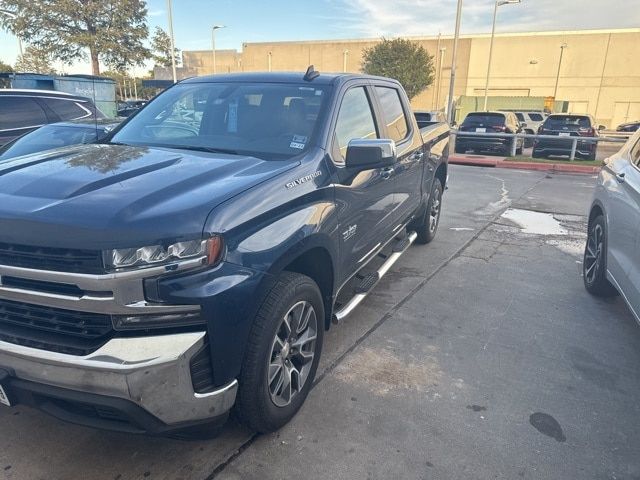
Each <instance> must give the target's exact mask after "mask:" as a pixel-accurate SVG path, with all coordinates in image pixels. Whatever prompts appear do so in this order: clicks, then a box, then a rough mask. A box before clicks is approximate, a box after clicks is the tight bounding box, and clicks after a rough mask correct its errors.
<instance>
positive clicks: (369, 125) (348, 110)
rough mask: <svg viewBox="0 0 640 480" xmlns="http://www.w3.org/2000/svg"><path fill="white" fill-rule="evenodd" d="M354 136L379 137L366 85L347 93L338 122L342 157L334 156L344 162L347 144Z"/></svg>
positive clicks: (337, 138)
mask: <svg viewBox="0 0 640 480" xmlns="http://www.w3.org/2000/svg"><path fill="white" fill-rule="evenodd" d="M354 138H379V136H378V133H377V131H376V125H375V122H374V120H373V112H372V111H371V105H370V104H369V98H368V97H367V93H366V92H365V90H364V87H355V88H352V89H350V90H348V91H347V93H345V95H344V98H343V99H342V105H341V106H340V112H339V113H338V121H337V122H336V141H337V143H338V148H339V150H340V157H339V158H334V160H335V161H336V162H338V163H344V158H345V156H346V154H347V146H348V145H349V142H350V141H351V140H353V139H354Z"/></svg>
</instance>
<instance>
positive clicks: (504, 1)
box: [484, 0, 522, 111]
mask: <svg viewBox="0 0 640 480" xmlns="http://www.w3.org/2000/svg"><path fill="white" fill-rule="evenodd" d="M521 1H522V0H496V4H495V7H494V8H493V27H492V28H491V42H490V44H489V64H488V65H487V79H486V83H485V85H484V110H485V111H487V96H488V94H489V76H490V75H491V57H492V56H493V38H494V37H495V34H496V18H497V17H498V7H501V6H502V5H511V4H515V3H520V2H521Z"/></svg>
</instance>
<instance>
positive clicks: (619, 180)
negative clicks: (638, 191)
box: [616, 172, 624, 183]
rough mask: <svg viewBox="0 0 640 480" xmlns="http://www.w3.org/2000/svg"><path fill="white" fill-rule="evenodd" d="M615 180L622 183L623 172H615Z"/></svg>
mask: <svg viewBox="0 0 640 480" xmlns="http://www.w3.org/2000/svg"><path fill="white" fill-rule="evenodd" d="M616 180H618V183H624V172H623V173H616Z"/></svg>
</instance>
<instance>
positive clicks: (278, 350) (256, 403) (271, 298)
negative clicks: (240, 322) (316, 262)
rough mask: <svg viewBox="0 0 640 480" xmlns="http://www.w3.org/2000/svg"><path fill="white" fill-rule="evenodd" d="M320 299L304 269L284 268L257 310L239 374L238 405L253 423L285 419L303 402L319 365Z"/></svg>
mask: <svg viewBox="0 0 640 480" xmlns="http://www.w3.org/2000/svg"><path fill="white" fill-rule="evenodd" d="M323 333H324V304H323V302H322V295H321V293H320V289H319V288H318V285H317V284H316V283H315V282H314V281H313V280H312V279H311V278H309V277H307V276H306V275H301V274H299V273H293V272H283V273H282V274H280V276H279V277H278V279H277V281H276V284H275V286H274V287H273V288H272V289H271V291H270V292H269V294H268V295H267V297H266V298H265V300H264V302H263V303H262V306H261V307H260V309H259V310H258V314H257V315H256V318H255V321H254V324H253V327H252V329H251V333H250V336H249V341H248V343H247V351H246V354H245V359H244V362H243V365H242V372H241V374H240V378H239V387H238V402H237V411H238V416H239V417H240V420H241V421H242V422H243V423H244V424H246V425H247V426H248V427H250V428H251V429H253V430H255V431H257V432H260V433H267V432H273V431H274V430H277V429H279V428H280V427H282V426H283V425H285V424H286V423H287V422H288V421H289V420H291V418H293V416H294V415H295V414H296V413H297V412H298V410H299V409H300V407H302V404H303V403H304V401H305V399H306V398H307V395H308V394H309V390H310V389H311V385H312V384H313V379H314V377H315V374H316V370H317V369H318V362H319V360H320V352H321V351H322V338H323Z"/></svg>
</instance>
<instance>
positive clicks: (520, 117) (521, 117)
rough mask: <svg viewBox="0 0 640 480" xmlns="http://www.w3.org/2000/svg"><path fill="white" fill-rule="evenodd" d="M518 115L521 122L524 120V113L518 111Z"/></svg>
mask: <svg viewBox="0 0 640 480" xmlns="http://www.w3.org/2000/svg"><path fill="white" fill-rule="evenodd" d="M516 117H518V120H520V121H521V122H524V115H523V114H521V113H516Z"/></svg>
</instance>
